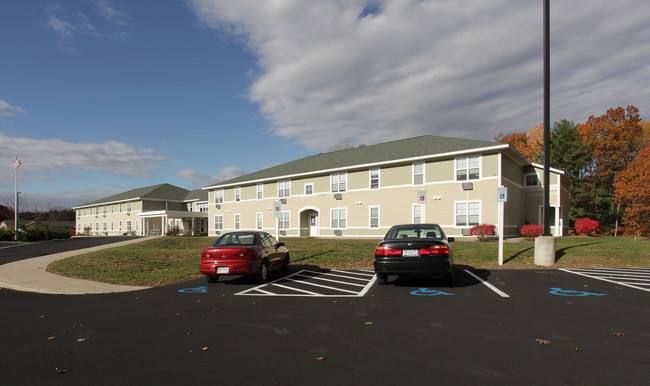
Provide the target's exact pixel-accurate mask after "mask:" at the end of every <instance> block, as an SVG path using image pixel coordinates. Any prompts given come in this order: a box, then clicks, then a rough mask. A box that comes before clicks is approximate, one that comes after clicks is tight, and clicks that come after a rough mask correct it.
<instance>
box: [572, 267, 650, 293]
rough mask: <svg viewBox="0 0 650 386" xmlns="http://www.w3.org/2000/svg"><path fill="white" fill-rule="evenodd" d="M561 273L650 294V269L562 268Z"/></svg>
mask: <svg viewBox="0 0 650 386" xmlns="http://www.w3.org/2000/svg"><path fill="white" fill-rule="evenodd" d="M560 271H564V272H568V273H571V274H574V275H580V276H584V277H588V278H590V279H596V280H602V281H606V282H608V283H614V284H617V285H620V286H624V287H629V288H634V289H639V290H641V291H646V292H650V268H589V269H564V268H562V269H560Z"/></svg>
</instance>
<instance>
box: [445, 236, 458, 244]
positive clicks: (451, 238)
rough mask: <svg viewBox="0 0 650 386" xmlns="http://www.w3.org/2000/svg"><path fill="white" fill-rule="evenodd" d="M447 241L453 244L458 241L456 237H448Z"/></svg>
mask: <svg viewBox="0 0 650 386" xmlns="http://www.w3.org/2000/svg"><path fill="white" fill-rule="evenodd" d="M447 241H449V242H450V243H451V242H452V241H456V238H455V237H447Z"/></svg>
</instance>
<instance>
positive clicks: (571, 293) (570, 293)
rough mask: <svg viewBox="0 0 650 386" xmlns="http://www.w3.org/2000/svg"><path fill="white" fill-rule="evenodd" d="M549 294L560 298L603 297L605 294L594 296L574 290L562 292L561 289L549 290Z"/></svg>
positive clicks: (591, 293)
mask: <svg viewBox="0 0 650 386" xmlns="http://www.w3.org/2000/svg"><path fill="white" fill-rule="evenodd" d="M549 293H550V294H553V295H560V296H590V295H593V296H605V294H596V293H593V292H586V291H576V290H563V289H562V288H551V290H550V291H549Z"/></svg>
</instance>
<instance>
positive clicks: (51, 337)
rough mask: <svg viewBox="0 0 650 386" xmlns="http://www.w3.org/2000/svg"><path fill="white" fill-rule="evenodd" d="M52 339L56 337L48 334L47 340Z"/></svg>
mask: <svg viewBox="0 0 650 386" xmlns="http://www.w3.org/2000/svg"><path fill="white" fill-rule="evenodd" d="M54 339H56V337H55V336H50V337H49V338H47V340H54Z"/></svg>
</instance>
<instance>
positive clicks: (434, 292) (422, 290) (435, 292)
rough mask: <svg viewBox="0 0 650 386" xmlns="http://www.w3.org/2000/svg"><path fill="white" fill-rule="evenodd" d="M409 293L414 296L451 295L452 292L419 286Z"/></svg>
mask: <svg viewBox="0 0 650 386" xmlns="http://www.w3.org/2000/svg"><path fill="white" fill-rule="evenodd" d="M411 295H416V296H438V295H453V294H452V293H448V292H442V291H438V290H430V289H428V288H420V289H419V290H417V291H411Z"/></svg>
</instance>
